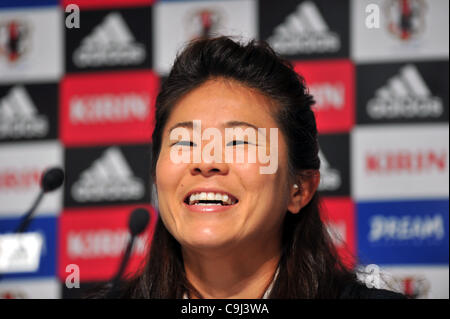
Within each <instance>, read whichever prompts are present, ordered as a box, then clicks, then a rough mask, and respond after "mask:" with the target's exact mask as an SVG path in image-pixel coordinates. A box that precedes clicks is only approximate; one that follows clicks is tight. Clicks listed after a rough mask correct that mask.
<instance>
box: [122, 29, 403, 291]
mask: <svg viewBox="0 0 450 319" xmlns="http://www.w3.org/2000/svg"><path fill="white" fill-rule="evenodd" d="M312 104H313V99H312V97H311V96H310V95H309V94H308V92H307V90H306V88H305V85H304V82H303V79H302V78H301V77H300V76H298V75H297V74H296V73H295V72H294V71H293V69H292V67H291V66H290V64H289V63H288V62H286V61H284V60H282V59H280V58H279V57H278V56H277V55H276V54H275V53H274V52H273V50H272V49H271V48H269V47H268V46H267V45H266V44H265V43H260V42H256V41H252V42H250V43H247V44H240V43H237V42H235V41H233V40H231V39H230V38H227V37H219V38H214V39H203V40H197V41H194V42H192V43H191V44H190V45H188V46H187V47H186V49H185V50H184V51H183V52H182V53H181V54H180V55H179V56H178V57H177V59H176V61H175V64H174V66H173V69H172V71H171V72H170V75H169V77H168V78H167V80H166V81H165V83H164V84H163V86H162V89H161V92H160V94H159V96H158V98H157V102H156V123H155V130H154V133H153V155H154V161H153V162H152V176H153V181H154V183H155V185H156V190H157V194H158V205H159V207H158V208H159V212H160V215H159V220H158V222H157V226H156V231H155V235H154V238H153V242H152V246H151V250H150V252H149V256H148V261H147V263H146V265H145V268H144V269H142V271H141V272H140V273H139V274H138V275H137V276H136V277H135V278H132V279H130V280H129V281H128V282H127V283H126V284H125V286H124V287H123V291H122V296H123V297H124V298H358V297H367V298H371V297H380V296H381V297H386V298H389V297H395V296H398V295H394V294H390V293H388V292H386V291H384V292H382V291H378V292H376V291H374V290H371V289H368V288H365V287H364V286H363V285H362V284H359V283H358V281H357V279H356V276H355V274H354V273H353V272H352V271H351V270H349V269H347V268H346V267H345V266H344V265H343V264H342V263H341V261H340V259H339V257H338V255H337V254H336V250H335V247H334V246H333V244H332V240H331V239H330V237H329V234H328V232H327V230H326V228H325V226H324V224H323V222H322V220H321V218H320V212H319V198H318V195H317V192H316V190H317V187H318V184H319V180H320V174H319V167H320V161H319V157H318V142H317V129H316V123H315V118H314V114H313V112H312V110H311V105H312ZM199 121H200V122H199ZM196 123H201V129H200V130H196ZM175 128H183V129H184V130H185V131H184V132H183V133H180V134H171V133H172V131H173V130H174V129H175ZM230 128H233V129H235V132H236V129H237V128H240V129H241V130H240V131H238V133H236V134H227V133H226V132H227V129H230ZM208 129H214V130H215V132H216V133H215V134H204V132H205V131H206V130H208ZM252 129H254V131H253V133H254V134H253V133H252ZM271 130H275V131H276V132H277V134H274V135H272V134H267V132H269V131H271ZM264 133H265V134H264ZM199 135H202V136H199ZM205 136H206V137H205ZM204 139H206V140H210V141H212V140H214V141H213V144H212V145H214V146H215V147H214V148H213V149H207V151H206V152H205V149H206V148H207V147H208V144H202V143H201V141H202V140H204ZM269 150H270V152H269ZM252 151H256V152H257V153H258V154H259V153H261V154H264V155H268V153H270V156H271V157H273V155H274V154H276V156H275V157H276V163H277V166H276V169H275V170H273V171H271V172H270V173H267V174H263V173H261V170H260V168H261V167H262V166H265V165H266V164H267V161H264V160H263V159H264V156H261V157H260V156H258V158H257V159H256V158H255V160H254V161H251V160H249V154H250V153H252ZM273 151H276V152H275V153H274V152H273ZM196 152H201V153H202V154H208V155H211V152H212V153H213V155H212V156H211V157H210V158H209V160H206V159H205V158H204V157H201V158H200V159H199V158H196V157H195V153H196ZM174 154H178V155H183V154H188V155H187V157H185V159H187V160H184V161H176V160H174ZM230 154H231V156H230ZM238 154H241V155H242V157H243V158H244V159H246V160H237V157H238ZM235 155H236V159H235V157H234V156H235ZM227 156H228V157H227ZM226 158H228V160H225V159H226ZM230 159H235V160H230ZM241 159H242V158H241Z"/></svg>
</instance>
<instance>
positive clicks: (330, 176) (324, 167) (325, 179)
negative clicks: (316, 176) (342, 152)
mask: <svg viewBox="0 0 450 319" xmlns="http://www.w3.org/2000/svg"><path fill="white" fill-rule="evenodd" d="M319 159H320V183H319V191H335V190H337V189H338V188H339V187H341V184H342V181H341V173H340V172H339V171H338V170H337V169H334V168H331V167H330V163H328V161H327V159H326V158H325V156H324V155H323V153H322V151H321V150H319Z"/></svg>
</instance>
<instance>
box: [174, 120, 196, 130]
mask: <svg viewBox="0 0 450 319" xmlns="http://www.w3.org/2000/svg"><path fill="white" fill-rule="evenodd" d="M177 127H184V128H189V129H191V130H192V129H193V127H194V124H192V121H187V122H179V123H177V124H175V125H174V126H172V127H171V128H170V129H169V133H170V132H172V130H174V129H176V128H177Z"/></svg>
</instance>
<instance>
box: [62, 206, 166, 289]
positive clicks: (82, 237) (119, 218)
mask: <svg viewBox="0 0 450 319" xmlns="http://www.w3.org/2000/svg"><path fill="white" fill-rule="evenodd" d="M137 207H144V208H147V209H148V210H149V212H150V214H151V219H150V224H149V225H148V226H147V229H146V231H145V232H144V233H143V234H141V235H140V236H139V237H138V238H137V239H136V240H135V244H134V247H133V251H132V254H131V257H130V260H129V263H128V266H127V268H126V271H125V274H132V273H134V272H135V271H136V270H137V269H138V268H139V266H141V265H143V263H144V262H145V259H144V257H145V256H146V254H147V252H148V249H149V247H150V243H151V239H152V236H153V231H154V226H155V223H156V219H157V213H156V212H155V211H154V210H153V209H152V208H151V207H150V206H149V205H133V206H114V207H102V208H90V209H66V210H65V211H64V213H63V214H62V215H61V216H60V222H59V226H60V232H59V238H60V239H59V256H60V259H59V264H58V273H59V277H60V278H61V280H62V281H64V280H65V278H66V276H67V275H68V273H66V267H67V265H69V264H75V265H78V266H79V269H80V281H82V282H83V281H107V280H110V279H111V278H112V277H114V276H115V274H116V273H117V270H118V268H119V264H120V262H121V259H122V255H123V252H124V251H125V248H126V245H127V243H128V238H129V237H128V236H129V235H128V219H129V215H130V213H131V211H132V210H133V209H135V208H137Z"/></svg>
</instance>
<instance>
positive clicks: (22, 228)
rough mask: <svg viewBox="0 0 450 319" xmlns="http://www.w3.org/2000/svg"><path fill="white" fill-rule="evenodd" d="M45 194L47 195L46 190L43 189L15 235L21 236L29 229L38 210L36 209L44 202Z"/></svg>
mask: <svg viewBox="0 0 450 319" xmlns="http://www.w3.org/2000/svg"><path fill="white" fill-rule="evenodd" d="M44 193H45V192H44V190H42V189H41V191H40V192H39V195H38V196H37V197H36V199H35V200H34V203H33V205H32V206H31V208H30V210H29V211H28V212H27V213H26V214H25V216H24V218H23V219H22V222H21V223H20V224H19V226H18V227H17V229H16V230H15V233H19V234H20V233H23V232H24V231H25V230H26V229H27V228H28V225H29V224H30V222H31V216H32V215H33V213H34V211H35V210H36V207H37V206H38V205H39V203H40V201H41V200H42V197H43V196H44Z"/></svg>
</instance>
